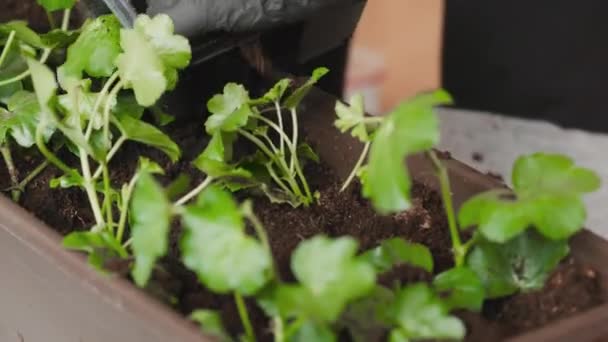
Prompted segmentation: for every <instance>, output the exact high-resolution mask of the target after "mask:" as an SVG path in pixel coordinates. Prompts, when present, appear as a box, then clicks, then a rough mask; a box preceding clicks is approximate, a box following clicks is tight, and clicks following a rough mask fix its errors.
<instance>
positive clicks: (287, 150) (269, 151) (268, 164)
mask: <svg viewBox="0 0 608 342" xmlns="http://www.w3.org/2000/svg"><path fill="white" fill-rule="evenodd" d="M327 72H328V70H327V69H325V68H318V69H316V70H315V71H314V72H313V74H312V76H311V78H310V79H309V80H308V81H307V82H306V83H305V84H304V85H302V86H300V87H299V88H297V89H296V90H294V91H293V92H292V93H291V95H289V96H287V97H285V93H286V91H287V89H288V87H289V85H290V81H289V80H288V79H283V80H281V81H279V82H278V83H277V84H276V85H275V86H274V87H273V88H272V89H270V91H268V92H267V93H266V94H265V95H264V96H262V97H261V98H258V99H251V98H250V97H249V93H248V92H247V91H246V90H245V88H244V87H243V86H241V85H238V84H234V83H229V84H227V85H226V87H225V88H224V93H223V94H220V95H216V96H214V97H213V98H212V99H211V100H209V102H208V104H207V108H208V110H209V112H210V113H211V114H212V115H211V116H209V118H208V119H207V122H206V123H205V128H206V130H207V133H209V134H210V135H212V140H213V139H215V140H220V139H221V140H222V141H223V142H224V144H230V145H231V144H232V143H233V142H234V141H235V138H236V137H237V136H238V137H242V138H244V139H247V140H248V141H250V142H251V143H253V144H254V145H255V147H256V148H257V153H256V154H255V155H254V156H251V157H250V158H248V159H247V160H246V162H244V163H242V165H241V166H242V167H243V168H244V169H247V168H255V169H256V170H261V172H251V177H250V179H249V185H248V187H254V186H255V187H258V188H260V189H262V191H264V193H265V194H266V195H267V196H268V197H269V198H270V199H271V200H273V201H277V202H288V203H290V204H291V205H293V206H298V205H300V204H303V205H305V206H308V205H310V204H311V203H312V202H313V201H314V199H315V195H314V194H313V192H312V191H311V189H310V187H309V185H308V182H307V180H306V177H305V176H304V173H303V169H302V161H303V160H302V159H310V160H313V161H316V160H318V157H317V156H316V154H315V153H314V151H313V150H312V149H311V148H310V146H308V145H306V144H301V143H300V142H299V136H298V134H299V127H298V114H297V108H298V106H299V104H300V102H301V101H302V99H303V98H304V97H305V96H306V95H307V94H308V93H309V92H310V90H311V89H312V87H313V85H314V84H315V83H316V82H317V81H318V80H319V79H320V78H321V77H323V76H324V75H325V74H326V73H327ZM284 97H285V98H284ZM270 112H275V113H274V114H275V115H276V121H273V120H272V119H269V118H268V117H267V116H266V115H265V114H266V113H270ZM284 112H288V113H289V114H290V117H291V128H292V129H291V135H290V134H288V132H287V131H286V129H285V124H284V118H283V113H284ZM271 134H272V135H276V136H277V137H278V138H277V140H278V141H273V140H272V139H271ZM220 136H221V138H220ZM230 149H231V146H230ZM245 165H248V166H247V167H245ZM237 188H239V187H237Z"/></svg>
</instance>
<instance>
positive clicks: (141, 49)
mask: <svg viewBox="0 0 608 342" xmlns="http://www.w3.org/2000/svg"><path fill="white" fill-rule="evenodd" d="M43 5H44V6H45V7H46V8H47V10H49V11H53V10H57V9H65V15H66V16H69V8H64V7H65V6H69V2H65V1H64V2H60V1H59V2H58V1H46V2H43ZM58 6H59V7H58ZM68 19H69V18H68ZM66 20H67V19H66ZM0 32H8V36H7V39H6V42H5V46H4V50H3V51H4V52H3V53H2V56H3V57H2V58H1V59H0V61H7V63H8V62H10V64H8V65H9V66H10V67H11V68H10V69H9V71H10V73H11V75H9V76H12V75H13V74H16V75H15V76H12V77H10V78H8V79H4V80H2V79H0V90H1V91H0V93H1V94H2V99H3V103H4V104H5V105H6V108H3V109H2V112H0V113H2V116H1V120H0V133H1V134H0V138H1V141H0V145H1V147H2V153H3V156H4V159H5V161H7V162H6V164H7V167H8V168H9V174H11V179H12V183H13V187H12V189H13V190H14V191H15V192H14V193H13V196H14V197H18V194H17V192H16V191H22V190H23V188H24V182H25V181H28V180H30V179H31V178H32V177H33V176H35V175H28V176H27V177H26V178H25V179H24V180H23V181H22V182H21V183H18V179H17V177H16V175H17V171H16V170H15V169H14V164H13V163H12V158H11V156H10V149H9V145H8V144H9V139H10V141H11V142H12V141H14V142H15V143H17V144H19V145H21V146H22V147H24V148H28V147H31V146H33V145H34V144H35V145H36V146H37V147H38V150H39V151H40V153H41V154H42V155H43V156H44V157H45V159H46V161H45V162H44V163H43V164H42V165H41V167H40V168H37V169H36V170H35V171H34V172H40V171H41V170H42V169H43V168H44V167H45V166H46V165H48V164H52V165H54V166H55V167H57V168H58V169H59V170H61V171H62V172H63V173H64V174H63V175H62V176H60V177H59V178H57V179H55V180H53V181H52V182H51V186H55V187H80V188H82V189H84V190H85V192H86V193H87V197H88V199H89V204H90V207H91V210H92V212H93V215H94V218H95V224H94V226H93V227H92V228H91V231H90V235H86V236H85V235H82V233H73V234H72V235H71V236H68V237H66V242H65V245H66V247H68V248H72V249H79V250H84V251H88V252H89V254H90V256H91V258H94V259H95V260H96V261H95V263H96V264H99V262H98V261H99V260H98V259H99V258H98V256H99V255H101V254H95V253H97V251H99V250H100V249H104V250H106V251H114V252H116V253H114V254H112V253H110V254H112V255H116V256H119V257H125V256H126V255H125V253H123V252H124V250H125V249H126V248H127V247H128V246H130V245H131V244H132V243H133V241H135V239H134V238H133V237H131V238H128V237H127V236H125V231H126V229H127V225H129V224H130V222H129V218H131V220H132V221H133V223H132V224H133V227H135V228H136V227H137V225H141V224H145V222H143V221H145V219H146V218H147V216H146V215H140V216H137V215H130V214H129V209H130V207H133V206H135V207H137V206H139V205H140V202H141V201H142V200H141V197H136V198H133V199H132V198H131V197H132V194H133V192H134V191H135V189H134V188H135V185H136V184H137V181H138V180H139V179H140V178H143V179H148V180H149V179H150V176H149V175H150V174H152V173H162V169H161V168H160V167H159V166H158V165H156V164H154V163H153V162H151V161H149V160H146V159H142V160H141V162H140V168H139V171H138V172H137V173H136V174H135V175H134V176H133V179H132V180H131V181H130V182H129V183H128V184H124V185H123V187H122V189H120V190H119V189H115V188H114V187H113V184H112V182H111V179H110V169H109V168H110V167H109V164H110V161H111V160H112V158H113V157H114V156H115V155H116V154H117V153H118V152H119V151H120V149H121V147H122V146H123V145H124V143H125V142H127V141H134V142H138V143H142V144H146V145H149V146H152V147H155V148H157V149H159V150H161V151H163V152H164V153H165V154H166V155H167V156H168V158H169V159H170V160H171V161H174V162H175V161H177V160H178V159H179V158H180V156H181V152H180V149H179V147H178V146H177V145H176V144H175V143H174V142H173V141H172V140H171V139H170V138H169V137H168V136H167V135H165V134H164V133H163V132H162V131H160V130H159V129H158V128H156V127H155V126H154V125H151V124H149V123H146V122H144V121H142V115H143V113H144V109H145V108H146V107H150V106H153V105H154V104H155V103H156V101H157V100H158V99H159V98H160V96H161V95H162V94H163V93H164V92H165V91H167V90H171V89H173V88H174V86H175V83H176V82H177V70H178V69H182V68H184V67H185V66H187V65H188V63H189V61H190V55H191V53H190V46H189V43H188V41H187V40H186V39H185V38H184V37H181V36H178V35H175V34H173V23H172V22H171V20H170V19H169V17H168V16H165V15H159V16H156V17H154V18H150V17H147V16H140V17H138V18H137V20H136V22H135V25H134V27H133V28H132V29H122V28H121V27H120V24H119V23H118V20H117V19H116V18H115V17H113V16H111V15H110V16H101V17H98V18H96V19H92V20H88V21H87V22H86V23H85V24H84V26H83V27H82V28H81V29H79V30H78V31H69V30H68V29H67V26H66V27H62V28H61V29H60V30H53V31H51V32H49V33H48V34H44V35H38V34H36V33H34V32H33V31H31V30H29V29H27V27H26V26H22V24H21V23H19V22H13V23H8V24H4V25H2V26H1V27H0ZM17 41H18V42H19V44H20V47H21V48H20V50H16V49H15V48H14V47H13V45H14V44H16V42H17ZM24 45H27V46H29V48H27V49H24V47H23V46H24ZM35 49H42V50H43V51H42V55H41V56H40V57H37V56H36V54H35V53H30V51H32V50H34V51H35ZM53 49H66V51H67V53H66V59H65V62H64V63H63V65H61V66H60V67H59V68H58V69H57V73H55V72H54V71H53V70H52V69H51V68H50V67H49V66H47V65H45V62H46V60H47V58H48V55H49V54H50V53H51V51H52V50H53ZM0 66H1V65H0ZM24 68H25V69H24ZM1 70H3V71H4V69H1ZM18 71H19V72H20V73H17V72H18ZM28 76H30V77H31V84H32V86H33V87H32V89H29V90H27V89H24V87H25V85H24V83H23V82H22V80H24V79H25V78H26V77H28ZM92 84H101V86H100V90H98V91H93V90H92ZM51 142H52V143H53V145H54V146H58V148H61V147H63V146H65V147H67V148H68V149H69V151H71V152H72V153H74V154H75V155H76V156H77V157H78V158H79V161H80V166H79V168H78V169H77V168H74V167H73V166H71V165H70V164H68V163H67V162H66V161H64V160H62V159H61V158H60V157H59V156H58V154H56V149H57V147H56V148H54V149H51V148H49V147H48V144H49V143H51ZM131 202H134V204H133V205H130V204H131ZM157 204H159V205H160V204H162V202H158V203H157ZM158 211H159V212H160V211H161V210H160V208H159V210H158ZM136 212H139V214H142V212H141V211H137V210H136ZM142 222H143V223H142ZM153 222H155V223H156V221H153ZM158 223H159V224H160V223H161V222H158ZM133 227H132V228H133ZM135 228H134V229H133V234H134V235H135V232H137V229H135ZM158 229H162V228H161V227H158ZM166 229H168V228H166ZM108 234H109V235H108ZM109 236H111V237H112V238H113V240H112V244H107V243H106V244H105V245H103V244H102V242H104V241H105V242H107V241H110V240H109ZM140 240H141V239H137V241H140ZM87 244H89V245H87ZM116 244H118V246H121V248H122V249H123V250H121V251H120V253H118V252H117V251H118V248H115V247H116ZM160 244H161V245H162V241H161V242H160ZM104 246H105V247H104ZM110 247H112V248H110ZM132 247H133V248H134V249H137V248H139V245H136V244H133V246H132ZM159 248H160V247H159ZM92 251H95V253H94V252H92ZM156 253H161V251H156ZM110 254H108V253H105V254H104V255H110ZM149 258H150V260H149V261H148V262H149V263H153V262H154V260H155V259H154V254H153V253H152V254H151V255H150V256H149ZM139 262H141V263H145V262H146V261H145V260H143V261H142V259H140V260H139ZM136 277H138V276H136ZM139 277H143V276H142V275H139Z"/></svg>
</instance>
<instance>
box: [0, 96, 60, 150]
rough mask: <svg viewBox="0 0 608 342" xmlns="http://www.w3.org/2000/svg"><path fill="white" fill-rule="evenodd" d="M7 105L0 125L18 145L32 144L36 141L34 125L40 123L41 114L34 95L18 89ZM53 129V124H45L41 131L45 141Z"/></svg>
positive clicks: (0, 118)
mask: <svg viewBox="0 0 608 342" xmlns="http://www.w3.org/2000/svg"><path fill="white" fill-rule="evenodd" d="M7 106H8V110H9V112H7V113H5V115H3V116H2V117H0V127H4V128H5V129H6V131H7V132H8V133H9V134H10V135H11V136H12V137H13V139H15V141H16V142H17V144H19V145H20V146H23V147H25V148H29V147H31V146H33V145H34V144H35V143H36V127H37V126H38V124H39V123H40V115H41V111H40V105H39V104H38V99H37V98H36V95H35V94H33V93H30V92H28V91H23V90H21V91H18V92H16V93H15V94H13V96H11V98H10V99H9V100H8V103H7ZM54 131H55V129H54V127H53V126H51V125H47V126H46V129H45V130H44V131H43V136H44V138H45V140H46V141H48V140H49V139H50V137H51V136H52V135H53V132H54Z"/></svg>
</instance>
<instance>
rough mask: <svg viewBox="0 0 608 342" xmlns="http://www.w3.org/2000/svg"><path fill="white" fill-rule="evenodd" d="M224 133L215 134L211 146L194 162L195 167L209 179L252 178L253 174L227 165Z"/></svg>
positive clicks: (210, 142)
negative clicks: (228, 177)
mask: <svg viewBox="0 0 608 342" xmlns="http://www.w3.org/2000/svg"><path fill="white" fill-rule="evenodd" d="M222 135H223V134H222V133H221V132H220V133H215V134H214V135H213V136H212V137H211V140H210V141H209V144H208V145H207V147H206V148H205V150H204V151H203V153H201V154H200V155H199V156H198V157H197V158H196V159H195V160H194V162H193V164H194V166H195V167H196V168H197V169H199V170H201V171H202V172H204V173H206V174H207V175H208V176H209V177H213V178H219V177H227V176H231V177H241V178H250V177H251V174H250V173H249V172H248V171H246V170H244V169H242V168H237V167H234V166H233V165H230V164H228V163H226V151H225V149H224V138H223V137H222Z"/></svg>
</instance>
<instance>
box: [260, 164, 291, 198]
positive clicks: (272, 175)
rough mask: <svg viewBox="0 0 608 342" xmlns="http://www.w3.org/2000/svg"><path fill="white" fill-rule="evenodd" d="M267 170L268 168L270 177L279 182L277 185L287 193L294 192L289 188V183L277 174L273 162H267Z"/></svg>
mask: <svg viewBox="0 0 608 342" xmlns="http://www.w3.org/2000/svg"><path fill="white" fill-rule="evenodd" d="M266 170H268V173H269V174H270V177H271V178H272V179H273V180H274V181H275V182H276V183H277V185H278V186H279V187H280V188H281V189H283V191H285V192H286V193H290V192H292V191H291V190H289V188H288V187H287V185H285V183H284V182H283V181H282V180H281V178H280V177H279V175H277V173H276V171H275V170H274V169H273V168H272V164H266Z"/></svg>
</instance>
